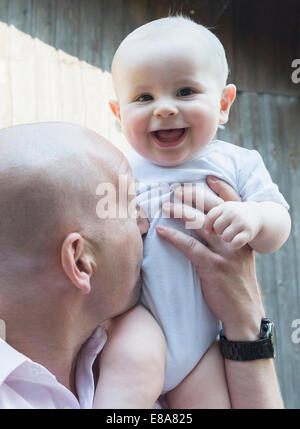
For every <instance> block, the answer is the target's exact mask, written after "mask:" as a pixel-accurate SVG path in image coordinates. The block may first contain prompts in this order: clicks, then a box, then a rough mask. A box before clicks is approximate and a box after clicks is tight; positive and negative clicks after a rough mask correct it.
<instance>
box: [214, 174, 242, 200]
mask: <svg viewBox="0 0 300 429" xmlns="http://www.w3.org/2000/svg"><path fill="white" fill-rule="evenodd" d="M206 183H207V184H208V186H209V187H210V189H211V190H212V191H214V192H215V193H216V194H217V195H218V196H219V197H220V198H222V200H223V201H241V197H240V196H239V194H237V192H236V191H235V190H234V189H233V187H232V186H230V185H229V184H228V183H226V182H224V181H223V180H221V179H218V178H217V177H215V176H207V178H206Z"/></svg>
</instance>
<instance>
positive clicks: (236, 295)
mask: <svg viewBox="0 0 300 429" xmlns="http://www.w3.org/2000/svg"><path fill="white" fill-rule="evenodd" d="M208 183H209V185H210V183H211V182H210V181H209V180H208ZM213 186H214V188H215V189H216V188H217V192H218V196H216V195H213V194H211V193H208V192H207V193H205V195H204V207H200V209H201V213H202V212H203V211H204V212H208V211H210V210H211V209H212V208H213V207H217V206H218V205H220V204H223V203H224V199H225V198H230V199H231V200H233V199H235V200H236V201H240V198H239V196H238V195H237V194H236V192H235V191H234V190H233V189H232V188H231V186H229V185H228V184H227V183H225V182H222V181H219V182H218V183H217V182H214V183H213ZM181 192H182V191H181V190H180V189H176V191H175V195H176V197H178V198H179V199H180V193H181ZM197 192H203V190H202V189H200V188H198V189H197V188H195V189H194V190H193V195H192V200H193V202H194V203H196V202H197V201H203V198H200V197H199V196H197ZM181 196H182V195H181ZM182 197H183V196H182ZM223 198H224V199H223ZM181 199H183V198H181ZM191 210H195V211H196V212H197V213H198V215H199V211H198V209H197V208H196V209H191V208H190V207H189V209H188V213H189V215H190V211H191ZM182 212H183V215H182V220H183V221H190V217H189V218H186V217H185V210H182ZM170 213H171V215H172V206H171V212H170ZM203 216H204V215H203ZM157 232H158V234H159V235H160V236H161V237H162V238H164V239H165V240H167V241H169V242H170V243H171V244H173V245H174V246H175V247H177V248H178V249H179V250H181V251H182V252H183V253H184V254H185V255H186V257H187V258H188V259H190V261H191V262H193V263H194V264H195V266H196V269H197V272H198V274H199V277H200V279H201V286H202V291H203V294H204V296H205V299H206V301H207V303H208V305H209V307H210V308H211V310H212V312H213V313H214V314H215V316H216V317H217V318H219V319H220V320H222V322H223V330H224V333H225V335H226V336H228V338H230V339H231V340H235V339H236V340H252V339H256V338H257V334H258V332H259V327H260V321H261V318H262V317H264V309H263V305H262V300H261V294H260V290H259V286H258V283H257V279H256V272H255V259H254V252H253V251H252V250H251V249H250V247H249V246H245V247H243V248H241V249H234V248H233V246H232V245H231V244H229V243H226V242H225V241H224V240H222V239H221V238H220V237H219V236H215V235H210V234H208V233H206V232H205V230H204V229H203V228H201V229H199V230H197V231H196V232H197V234H198V235H199V237H200V238H202V239H203V240H204V241H205V242H206V243H207V245H206V246H205V245H203V244H202V243H201V242H200V241H198V240H196V239H194V238H193V237H191V236H189V235H186V234H184V233H182V232H181V231H178V230H176V229H173V228H169V227H165V226H162V225H159V226H158V227H157Z"/></svg>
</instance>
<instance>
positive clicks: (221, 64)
mask: <svg viewBox="0 0 300 429" xmlns="http://www.w3.org/2000/svg"><path fill="white" fill-rule="evenodd" d="M180 27H181V28H186V27H189V28H191V29H192V30H195V31H196V32H198V33H199V35H200V36H201V37H205V39H206V40H207V42H208V44H209V45H210V47H211V49H212V50H213V51H215V53H216V62H217V67H218V68H219V75H220V78H221V82H222V85H223V87H224V86H225V85H226V82H227V79H228V74H229V68H228V63H227V59H226V54H225V50H224V47H223V45H222V43H221V42H220V40H219V39H218V37H217V36H216V35H215V34H214V33H212V32H211V31H210V30H209V29H208V28H206V27H205V26H204V25H201V24H198V23H196V22H195V21H193V20H192V19H190V18H189V17H186V16H183V15H176V16H168V17H165V18H160V19H156V20H154V21H151V22H148V23H146V24H144V25H142V26H141V27H138V28H136V29H135V30H134V31H132V32H131V33H129V34H128V36H126V37H125V39H124V40H123V41H122V42H121V44H120V45H119V47H118V49H117V51H116V53H115V56H114V58H113V62H112V73H113V74H114V67H115V63H116V58H117V56H118V52H119V50H121V49H122V48H123V47H125V46H126V44H127V43H129V42H131V41H133V40H143V39H144V38H145V39H146V38H147V39H148V40H149V37H151V40H154V39H155V37H157V36H158V37H161V35H162V34H163V33H164V32H167V31H168V32H170V30H171V31H172V30H178V29H179V28H180Z"/></svg>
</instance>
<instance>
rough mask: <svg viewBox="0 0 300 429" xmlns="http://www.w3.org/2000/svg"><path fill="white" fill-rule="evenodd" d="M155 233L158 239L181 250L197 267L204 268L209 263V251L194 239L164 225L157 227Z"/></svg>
mask: <svg viewBox="0 0 300 429" xmlns="http://www.w3.org/2000/svg"><path fill="white" fill-rule="evenodd" d="M156 231H157V233H158V234H159V236H160V237H162V238H163V239H165V240H166V241H168V242H169V243H171V244H173V246H174V247H176V248H177V249H178V250H181V251H182V252H183V253H184V254H185V256H186V257H187V258H188V259H189V260H190V261H191V262H193V263H194V264H195V265H197V267H201V266H203V267H206V268H207V265H208V263H209V261H211V253H212V252H211V251H210V250H209V249H208V248H207V247H206V246H204V245H203V244H202V243H200V241H198V240H196V239H195V238H193V237H191V236H189V235H186V234H184V233H183V232H181V231H178V230H177V229H174V228H169V227H167V226H165V225H157V227H156Z"/></svg>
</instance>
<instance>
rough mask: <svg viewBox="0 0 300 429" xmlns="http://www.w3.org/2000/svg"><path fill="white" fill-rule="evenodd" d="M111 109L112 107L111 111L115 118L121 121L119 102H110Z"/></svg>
mask: <svg viewBox="0 0 300 429" xmlns="http://www.w3.org/2000/svg"><path fill="white" fill-rule="evenodd" d="M109 107H110V110H111V111H112V112H113V114H114V116H115V117H116V118H118V119H119V120H121V115H120V105H119V102H118V101H117V100H110V101H109Z"/></svg>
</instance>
